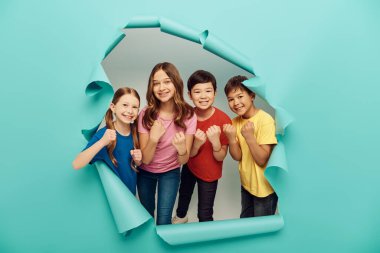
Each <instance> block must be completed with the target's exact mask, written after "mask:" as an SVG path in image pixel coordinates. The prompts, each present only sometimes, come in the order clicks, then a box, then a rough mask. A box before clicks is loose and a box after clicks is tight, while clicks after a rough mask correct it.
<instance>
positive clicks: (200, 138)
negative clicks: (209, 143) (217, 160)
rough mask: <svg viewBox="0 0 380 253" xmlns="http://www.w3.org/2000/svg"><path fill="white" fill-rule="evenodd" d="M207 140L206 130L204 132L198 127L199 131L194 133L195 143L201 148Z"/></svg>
mask: <svg viewBox="0 0 380 253" xmlns="http://www.w3.org/2000/svg"><path fill="white" fill-rule="evenodd" d="M206 140H207V136H206V134H205V132H203V131H202V130H200V129H197V131H196V132H195V135H194V143H193V145H195V146H196V147H198V148H200V147H201V146H202V145H203V144H205V142H206Z"/></svg>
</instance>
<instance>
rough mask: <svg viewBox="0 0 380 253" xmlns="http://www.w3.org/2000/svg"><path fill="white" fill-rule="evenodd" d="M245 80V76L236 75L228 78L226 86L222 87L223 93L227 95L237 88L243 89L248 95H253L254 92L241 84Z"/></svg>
mask: <svg viewBox="0 0 380 253" xmlns="http://www.w3.org/2000/svg"><path fill="white" fill-rule="evenodd" d="M245 80H248V78H247V77H246V76H240V75H238V76H234V77H231V78H230V80H228V82H227V84H226V86H225V87H224V93H226V96H228V93H230V91H232V90H234V91H235V90H237V89H241V90H245V91H246V92H247V93H248V95H253V96H255V93H254V92H253V91H251V90H250V89H248V88H247V87H246V86H245V85H244V84H243V82H244V81H245Z"/></svg>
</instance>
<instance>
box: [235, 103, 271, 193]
mask: <svg viewBox="0 0 380 253" xmlns="http://www.w3.org/2000/svg"><path fill="white" fill-rule="evenodd" d="M248 121H251V122H253V124H254V136H255V138H256V141H257V143H258V144H259V145H261V144H277V139H276V127H275V123H274V120H273V118H272V117H271V116H270V115H269V114H268V113H266V112H264V111H262V110H259V111H258V112H257V113H256V114H255V115H254V116H252V117H251V118H249V119H243V118H242V117H240V116H238V117H236V118H234V119H233V120H232V124H233V125H234V126H235V127H236V135H237V138H238V141H239V145H240V148H241V152H242V157H241V161H240V162H239V172H240V181H241V185H242V186H243V187H244V189H246V190H247V191H248V192H250V193H251V194H252V195H255V196H257V197H266V196H268V195H269V194H271V193H273V192H274V191H273V188H272V186H271V185H270V184H269V182H268V181H267V180H266V179H265V177H264V170H265V167H266V165H265V166H264V168H262V167H260V166H259V165H258V164H257V163H256V162H255V161H254V160H253V158H252V155H251V152H250V151H249V147H248V144H247V142H246V141H245V138H244V137H243V135H242V134H241V128H242V127H243V126H244V124H245V123H247V122H248Z"/></svg>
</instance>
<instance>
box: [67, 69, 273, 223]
mask: <svg viewBox="0 0 380 253" xmlns="http://www.w3.org/2000/svg"><path fill="white" fill-rule="evenodd" d="M245 80H247V78H246V77H244V76H235V77H232V78H231V79H230V80H229V81H228V82H227V84H226V86H225V89H224V91H225V94H226V96H227V100H228V105H229V107H230V109H231V110H232V111H233V112H234V113H236V114H237V117H236V118H234V119H233V120H232V121H231V120H230V118H229V117H228V116H227V115H226V114H225V113H224V112H223V111H221V110H219V109H218V108H216V107H214V106H213V103H214V100H215V95H216V89H217V86H216V80H215V77H214V76H213V75H212V74H211V73H209V72H207V71H204V70H198V71H196V72H194V73H193V74H192V75H191V76H190V78H189V80H188V82H187V88H188V95H189V98H190V99H191V100H192V102H193V104H194V106H195V107H194V108H193V107H192V106H190V105H189V104H188V103H186V102H185V100H184V97H183V93H184V90H183V89H184V85H183V81H182V79H181V76H180V74H179V72H178V70H177V68H176V67H175V66H174V65H173V64H171V63H168V62H163V63H159V64H157V65H156V66H155V67H154V68H153V70H152V72H151V74H150V77H149V82H148V89H147V94H146V100H147V106H146V107H145V108H143V109H142V110H141V112H140V113H139V107H140V97H139V95H138V93H137V92H136V91H135V90H134V89H132V88H127V87H125V88H120V89H118V90H117V91H116V92H115V95H114V98H113V100H112V102H111V104H110V107H109V109H108V111H107V113H106V116H105V122H106V126H105V127H104V128H102V129H100V130H99V131H98V132H97V133H96V134H95V135H94V136H93V138H92V139H91V140H90V141H89V143H88V144H87V146H86V147H85V149H84V150H83V151H82V152H81V153H79V155H78V156H77V157H76V158H75V160H74V161H73V167H74V169H80V168H82V167H84V166H85V165H86V164H88V163H93V162H95V161H98V160H102V161H104V162H105V163H106V164H107V165H108V166H109V167H110V168H111V169H112V170H113V171H114V172H115V174H116V175H117V176H118V177H120V179H121V180H122V181H123V182H124V184H125V185H126V186H127V187H128V189H129V190H130V191H131V192H132V193H133V194H134V195H135V194H136V188H137V192H138V196H139V199H140V201H141V204H142V205H143V206H144V207H145V209H146V210H147V211H148V212H149V213H150V214H151V215H152V216H153V217H154V212H155V209H156V203H157V211H156V223H157V225H164V224H171V223H173V224H178V223H186V222H187V221H188V218H187V211H188V208H189V204H190V200H191V196H192V194H193V191H194V187H195V184H197V185H198V219H199V221H201V222H203V221H212V220H213V207H214V200H215V195H216V191H217V186H218V180H219V179H220V178H221V176H222V166H223V160H224V158H225V157H226V155H227V152H228V148H229V152H230V155H231V157H232V158H233V159H234V160H236V161H239V172H240V179H241V204H242V209H241V215H240V217H241V218H243V217H255V216H265V215H273V214H274V213H275V211H276V207H277V201H278V198H277V195H276V193H275V192H274V190H273V188H272V187H271V185H270V184H269V183H268V181H267V180H266V179H265V177H264V170H265V167H266V164H267V162H268V160H269V157H270V154H271V152H272V149H273V147H274V145H275V144H276V143H277V140H276V137H275V123H274V120H273V118H272V117H271V116H270V115H269V114H267V113H266V112H264V111H262V110H261V109H258V108H256V107H255V105H254V99H255V93H254V92H252V91H251V90H249V89H248V88H247V87H246V86H244V84H243V81H245ZM181 167H182V168H181ZM156 191H157V199H156ZM177 193H179V197H178V206H177V210H176V214H175V216H174V217H173V218H172V213H173V208H174V204H175V200H176V197H177Z"/></svg>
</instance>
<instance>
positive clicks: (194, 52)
mask: <svg viewBox="0 0 380 253" xmlns="http://www.w3.org/2000/svg"><path fill="white" fill-rule="evenodd" d="M206 32H207V33H208V31H206ZM125 35H126V36H125V38H123V39H119V41H120V42H119V44H117V46H116V47H114V48H113V50H112V51H111V52H109V54H108V55H107V57H106V58H105V59H104V61H103V62H102V66H103V68H104V70H105V72H106V74H107V76H108V78H109V80H110V82H111V83H112V85H113V87H114V89H115V90H116V89H117V88H119V87H123V86H129V87H133V88H135V89H136V90H137V91H138V92H139V94H140V97H141V108H143V107H144V106H145V104H146V101H145V94H146V87H147V83H148V78H149V74H150V71H151V69H152V68H153V66H154V65H155V64H156V63H158V62H163V61H168V62H172V63H173V64H174V65H176V67H177V68H178V69H179V71H180V74H181V77H182V79H183V80H184V84H185V87H186V82H187V79H188V77H189V76H190V75H191V74H192V73H193V72H194V71H195V70H198V69H204V70H207V71H210V72H211V73H213V74H214V75H215V77H216V78H217V84H218V89H217V97H216V99H215V103H214V106H216V107H217V108H219V109H221V110H223V111H224V112H226V113H227V114H228V115H229V116H230V118H233V117H235V116H236V115H235V114H234V113H232V112H231V111H230V109H229V107H228V105H227V99H226V97H225V94H224V90H223V89H224V85H225V84H226V82H227V80H228V79H229V78H230V77H232V76H234V75H238V74H239V75H245V76H247V77H248V78H250V77H252V76H253V75H252V74H251V73H249V72H247V71H245V70H243V69H241V68H239V67H237V66H235V65H233V64H231V63H229V62H227V61H226V60H224V59H222V58H220V57H218V56H216V55H214V54H212V53H210V52H208V51H206V50H204V49H203V48H202V45H200V44H196V43H193V42H191V41H187V40H184V39H181V38H179V37H176V36H172V35H169V34H166V33H163V32H161V31H160V30H159V29H158V28H144V29H126V30H125ZM205 36H207V34H205ZM202 38H203V37H202ZM202 38H201V39H202ZM203 39H205V38H203ZM185 93H187V88H185ZM184 96H185V98H187V94H184ZM187 101H188V102H189V103H190V104H191V105H192V103H191V101H190V100H188V99H187ZM255 104H256V106H257V107H259V108H263V109H264V110H265V111H266V112H268V113H270V114H271V115H272V117H273V118H274V109H273V108H272V107H271V106H270V105H268V104H267V103H266V102H265V101H263V100H262V99H261V98H260V97H259V96H257V97H256V99H255ZM240 185H241V184H240V178H239V172H238V163H237V162H236V161H234V160H232V158H231V157H230V155H229V154H228V155H227V157H226V159H225V161H224V165H223V177H222V178H221V179H220V180H219V183H218V191H217V194H216V199H215V205H214V220H226V219H237V218H239V216H240V211H241V202H240V201H241V196H240ZM197 203H198V200H197V187H195V189H194V193H193V197H192V201H191V204H190V208H189V212H188V216H189V219H190V220H189V221H190V222H197V221H198V219H197ZM175 208H176V205H175V207H174V210H173V215H174V214H175Z"/></svg>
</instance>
